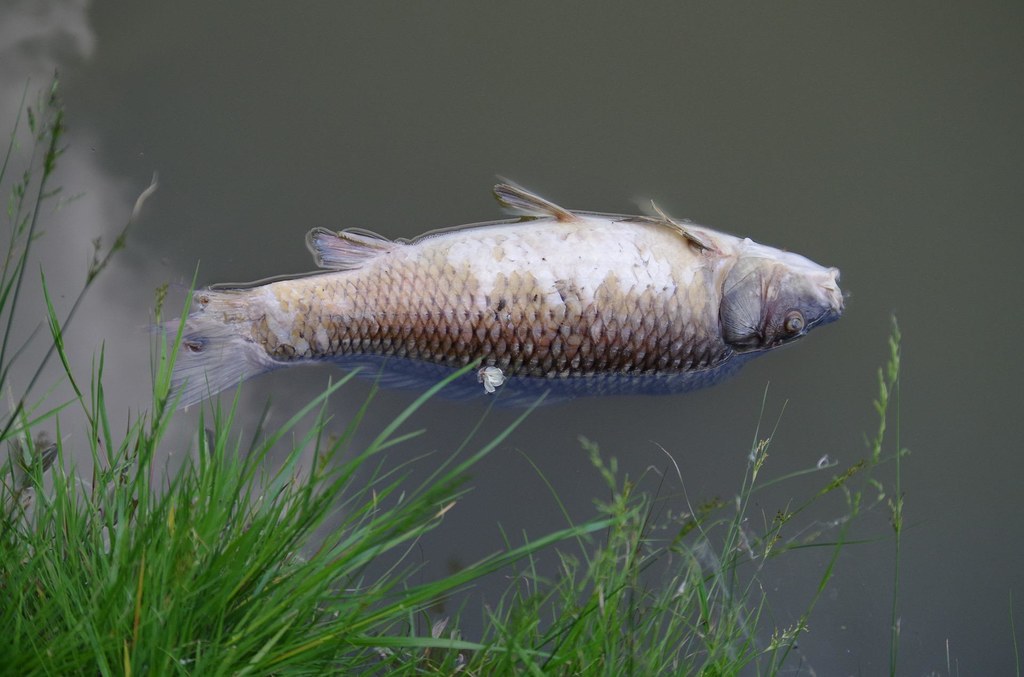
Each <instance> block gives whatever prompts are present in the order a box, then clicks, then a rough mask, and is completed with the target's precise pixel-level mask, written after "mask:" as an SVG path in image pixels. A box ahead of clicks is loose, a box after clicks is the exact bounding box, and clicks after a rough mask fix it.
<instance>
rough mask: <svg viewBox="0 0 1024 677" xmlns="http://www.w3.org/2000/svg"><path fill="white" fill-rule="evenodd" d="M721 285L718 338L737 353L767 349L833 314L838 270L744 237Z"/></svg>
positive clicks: (839, 308)
mask: <svg viewBox="0 0 1024 677" xmlns="http://www.w3.org/2000/svg"><path fill="white" fill-rule="evenodd" d="M745 244H746V246H745V247H744V248H743V250H741V252H740V254H739V256H738V257H737V260H736V263H735V264H734V265H733V267H732V269H731V270H730V271H729V273H728V275H727V276H726V279H725V283H724V285H723V287H722V304H721V307H720V309H719V321H720V323H721V328H722V338H723V339H724V340H725V342H726V343H727V344H728V345H729V346H730V347H731V348H733V349H734V350H735V351H736V352H738V353H746V352H753V351H758V350H770V349H772V348H775V347H777V346H780V345H783V344H785V343H789V342H791V341H795V340H796V339H798V338H800V337H801V336H804V335H805V334H807V332H809V331H810V330H811V329H813V328H814V327H817V326H820V325H823V324H828V323H829V322H833V321H834V320H837V319H839V316H840V315H842V313H843V294H842V292H841V291H840V289H839V269H838V268H825V267H824V266H820V265H818V264H817V263H814V262H813V261H811V260H809V259H807V258H804V257H803V256H800V255H799V254H793V253H791V252H784V251H781V250H778V249H773V248H771V247H765V246H763V245H758V244H756V243H753V242H750V241H749V240H747V241H746V242H745Z"/></svg>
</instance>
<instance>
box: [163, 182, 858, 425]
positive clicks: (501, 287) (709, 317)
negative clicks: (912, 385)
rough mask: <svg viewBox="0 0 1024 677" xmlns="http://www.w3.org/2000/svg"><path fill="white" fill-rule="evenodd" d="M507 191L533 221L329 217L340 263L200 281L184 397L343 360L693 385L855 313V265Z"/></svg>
mask: <svg viewBox="0 0 1024 677" xmlns="http://www.w3.org/2000/svg"><path fill="white" fill-rule="evenodd" d="M494 192H495V196H496V197H497V198H498V200H499V201H500V202H501V203H502V205H504V206H505V207H506V208H507V209H508V210H510V211H512V212H513V213H514V214H516V215H517V218H514V219H508V220H504V221H494V222H489V223H482V224H475V225H470V226H461V227H457V228H451V229H446V230H440V231H433V232H430V233H427V234H425V235H422V236H420V237H418V238H415V239H413V240H388V239H385V238H382V237H380V236H379V235H375V234H373V233H370V232H368V231H363V230H356V229H350V230H345V231H341V232H338V233H335V232H332V231H329V230H326V229H321V228H317V229H314V230H312V231H311V232H310V233H309V234H308V236H307V244H308V246H309V248H310V250H311V251H312V252H313V255H314V257H315V259H316V263H317V265H318V266H319V267H320V268H322V269H324V272H320V273H314V274H310V275H306V276H302V277H295V278H292V279H282V280H278V281H273V282H268V283H265V284H255V285H252V286H249V287H246V288H236V289H207V290H201V291H198V292H196V294H195V296H194V299H193V306H192V312H191V314H190V315H189V316H188V317H187V318H186V320H185V327H184V331H183V340H182V348H181V350H180V352H179V354H178V358H177V362H176V364H175V372H174V377H173V384H174V388H175V392H176V393H177V394H178V395H180V400H179V405H181V406H187V405H190V404H193V403H196V402H198V401H200V400H202V399H203V398H205V397H207V396H210V395H212V394H214V393H216V392H218V391H221V390H223V389H225V388H229V387H232V386H234V385H236V384H238V383H239V382H241V381H243V380H245V379H247V378H250V377H252V376H255V375H257V374H260V373H263V372H267V371H270V370H273V369H277V368H280V367H285V366H288V365H294V364H301V363H310V362H322V361H328V360H329V361H333V362H337V363H339V364H341V365H342V366H346V367H368V369H367V370H366V371H367V373H368V374H369V375H371V376H373V375H378V376H379V377H380V378H381V380H382V381H383V382H384V383H385V384H388V383H389V382H390V383H394V384H406V385H410V384H416V385H431V384H432V383H433V382H436V381H438V380H440V379H441V378H443V377H444V376H446V375H448V374H450V373H452V371H453V370H454V369H458V368H461V367H464V366H466V365H468V364H470V363H472V362H475V361H479V367H480V370H479V372H478V373H477V372H474V373H473V374H471V375H469V376H466V377H464V378H463V379H462V380H461V381H459V380H456V381H455V382H453V384H451V385H449V386H448V388H447V390H449V391H450V393H449V394H452V395H453V396H456V397H457V396H460V395H465V394H470V393H472V394H477V393H478V394H480V395H481V396H482V395H483V394H484V392H485V391H486V392H495V391H497V392H499V393H500V394H501V395H502V398H503V399H506V400H507V401H515V400H517V399H518V400H521V401H522V402H529V401H533V399H535V398H536V397H537V396H539V395H540V394H542V393H548V394H549V396H552V397H553V399H559V398H565V397H572V396H576V395H600V394H629V393H673V392H683V391H686V390H692V389H694V388H698V387H703V386H706V385H710V384H712V383H715V382H717V381H719V380H720V379H721V378H722V377H724V376H725V375H727V374H729V373H732V372H733V371H735V369H736V368H738V367H739V366H740V365H741V364H742V363H743V362H745V361H746V360H747V359H749V358H750V357H752V356H755V355H758V354H760V353H763V352H765V351H768V350H771V349H773V348H776V347H778V346H780V345H783V344H786V343H789V342H791V341H793V340H796V339H798V338H800V337H802V336H804V335H805V334H806V333H807V332H808V331H810V330H811V329H813V328H814V327H817V326H820V325H823V324H826V323H828V322H831V321H833V320H835V319H837V318H839V316H840V315H841V313H842V310H843V296H842V293H841V292H840V290H839V287H838V278H839V271H838V269H836V268H825V267H822V266H819V265H818V264H816V263H814V262H812V261H810V260H808V259H806V258H804V257H802V256H799V255H797V254H793V253H789V252H785V251H781V250H778V249H774V248H772V247H767V246H764V245H760V244H757V243H755V242H753V241H751V240H749V239H741V238H737V237H734V236H732V235H727V234H724V233H720V232H717V231H714V230H711V229H710V228H705V227H703V226H698V225H695V224H691V223H688V222H679V221H676V220H673V219H671V218H670V217H668V216H666V215H665V214H664V213H662V212H660V211H657V214H656V215H655V216H622V215H615V214H600V213H594V212H579V211H569V210H566V209H563V208H562V207H559V206H558V205H555V204H553V203H551V202H549V201H547V200H545V199H543V198H541V197H539V196H537V195H534V194H532V193H530V192H528V191H526V190H524V189H522V188H519V187H516V186H511V185H507V184H499V185H497V186H495V189H494ZM656 209H657V208H655V210H656ZM176 328H177V323H169V325H168V331H174V330H175V329H176Z"/></svg>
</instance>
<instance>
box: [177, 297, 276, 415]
mask: <svg viewBox="0 0 1024 677" xmlns="http://www.w3.org/2000/svg"><path fill="white" fill-rule="evenodd" d="M241 303H244V300H243V299H242V298H241V296H240V295H239V294H237V293H234V292H213V291H203V292H201V293H197V294H196V299H195V301H194V304H195V305H194V306H193V307H196V308H198V309H197V310H195V311H194V312H193V313H192V314H190V315H189V316H188V318H187V319H186V320H185V329H184V332H183V335H182V339H181V347H180V348H179V350H178V356H177V359H176V360H175V363H174V373H173V374H172V375H171V397H175V396H178V395H180V399H179V400H178V406H179V407H188V406H190V405H193V404H196V403H198V402H200V401H202V400H204V399H205V398H207V397H211V396H213V395H215V394H217V393H219V392H220V391H222V390H225V389H227V388H231V387H232V386H236V385H238V384H239V383H241V382H242V381H244V380H246V379H248V378H251V377H253V376H256V375H258V374H262V373H264V372H266V371H270V370H271V369H273V368H274V367H275V366H276V363H275V362H274V361H273V360H272V359H271V358H270V356H268V355H267V353H266V351H265V350H264V349H263V348H262V347H261V346H260V345H258V344H257V343H254V342H253V340H252V338H251V337H250V336H249V333H248V330H249V327H250V325H249V323H248V322H238V323H235V322H225V320H224V318H225V313H224V312H218V311H222V310H224V309H225V307H226V306H231V307H236V306H239V305H240V304H241ZM177 327H178V321H177V320H175V321H173V322H170V323H168V324H167V325H165V329H166V330H167V331H168V334H171V335H172V334H173V332H174V331H175V330H176V329H177Z"/></svg>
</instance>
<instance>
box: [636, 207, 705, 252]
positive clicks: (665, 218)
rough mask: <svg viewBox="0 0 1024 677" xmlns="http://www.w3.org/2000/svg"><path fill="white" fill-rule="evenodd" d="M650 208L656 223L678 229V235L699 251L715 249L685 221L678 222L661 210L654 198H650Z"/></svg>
mask: <svg viewBox="0 0 1024 677" xmlns="http://www.w3.org/2000/svg"><path fill="white" fill-rule="evenodd" d="M651 208H652V209H653V210H654V213H655V214H657V216H656V217H654V216H652V217H651V218H652V219H654V220H655V221H657V222H658V223H661V224H664V225H666V226H669V227H670V228H672V229H674V230H677V231H679V234H680V235H682V236H683V237H685V238H686V240H687V241H688V242H689V243H690V244H692V245H693V246H694V247H696V248H697V249H699V250H700V251H702V252H706V251H717V248H716V247H715V246H714V245H713V244H711V243H710V242H708V241H707V240H705V239H704V238H703V237H701V236H700V235H698V234H697V233H695V232H694V231H693V230H692V229H690V228H688V227H687V226H686V224H685V223H680V222H679V221H676V220H675V219H673V218H672V217H671V216H669V215H668V214H666V213H665V212H663V211H662V210H661V207H659V206H658V205H657V204H655V202H654V200H651Z"/></svg>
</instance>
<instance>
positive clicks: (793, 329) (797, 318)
mask: <svg viewBox="0 0 1024 677" xmlns="http://www.w3.org/2000/svg"><path fill="white" fill-rule="evenodd" d="M782 329H783V331H785V332H786V334H788V335H790V336H792V335H793V334H799V333H800V332H801V331H803V329H804V315H803V313H801V312H800V311H799V310H791V311H789V312H788V313H786V319H785V320H783V322H782Z"/></svg>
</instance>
